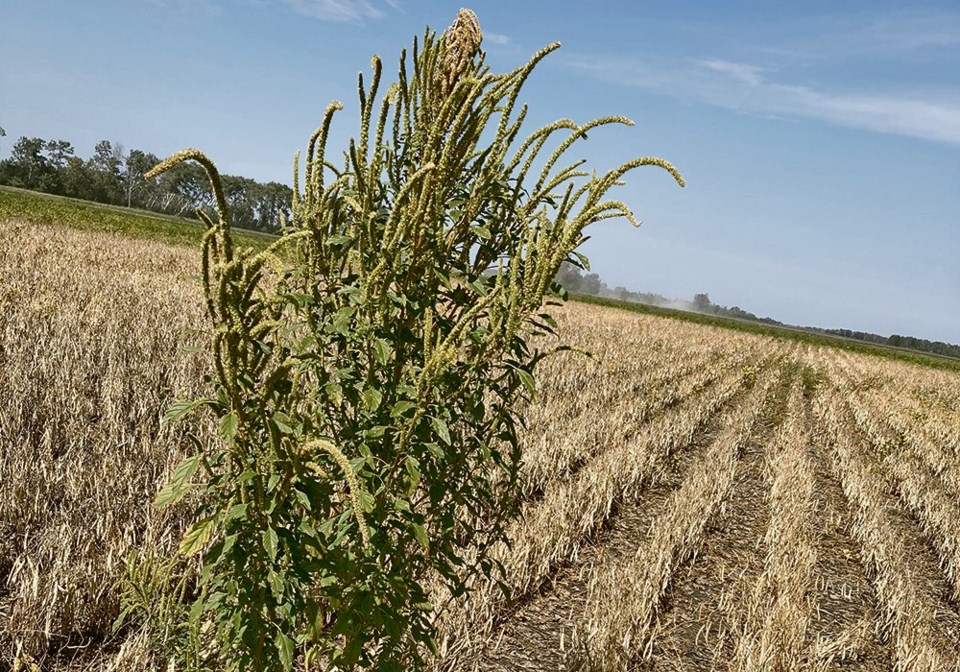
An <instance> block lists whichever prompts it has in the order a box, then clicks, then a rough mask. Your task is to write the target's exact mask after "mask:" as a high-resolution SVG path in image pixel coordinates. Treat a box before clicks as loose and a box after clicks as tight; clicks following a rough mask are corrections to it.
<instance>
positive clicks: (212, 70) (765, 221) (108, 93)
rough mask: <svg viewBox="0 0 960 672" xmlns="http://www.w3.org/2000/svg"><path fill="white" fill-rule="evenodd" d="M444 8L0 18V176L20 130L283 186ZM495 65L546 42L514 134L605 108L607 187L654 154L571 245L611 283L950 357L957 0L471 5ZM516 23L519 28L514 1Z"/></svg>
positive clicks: (276, 3)
mask: <svg viewBox="0 0 960 672" xmlns="http://www.w3.org/2000/svg"><path fill="white" fill-rule="evenodd" d="M459 6H460V3H447V2H422V1H414V0H229V1H228V0H88V1H86V2H77V1H75V0H69V1H68V0H59V1H57V0H30V1H27V0H19V1H13V0H2V2H0V17H2V20H0V126H2V127H3V128H4V129H6V131H7V134H8V135H7V137H6V138H0V157H6V156H7V155H8V154H9V150H10V147H11V146H12V144H13V142H14V141H15V140H16V138H17V137H19V136H21V135H26V136H31V137H32V136H39V137H43V138H45V139H53V138H63V139H66V140H70V141H72V142H73V143H74V145H75V147H76V148H77V152H78V154H80V155H81V156H89V155H90V154H91V153H92V150H93V146H94V144H95V143H96V142H97V141H98V140H100V139H104V138H105V139H109V140H111V141H113V142H119V143H122V145H123V146H124V147H125V148H127V149H132V148H138V149H143V150H145V151H150V152H153V153H155V154H157V155H159V156H164V155H166V154H169V153H172V152H174V151H176V150H178V149H181V148H184V147H190V146H197V147H200V148H201V149H203V150H204V151H206V152H207V153H208V154H209V155H210V156H211V157H212V158H213V159H214V160H215V161H216V162H217V164H218V165H219V167H220V168H221V170H222V171H224V172H226V173H232V174H240V175H246V176H249V177H254V178H256V179H259V180H277V181H282V182H285V183H289V182H290V180H291V178H290V174H291V162H292V157H293V153H294V152H295V151H296V150H298V149H301V148H302V147H303V146H304V145H305V142H306V140H307V138H308V137H309V135H310V133H311V132H312V130H313V128H314V127H315V126H316V124H317V123H318V121H319V119H320V117H321V115H322V113H323V109H324V108H325V106H326V104H327V103H328V102H329V101H330V100H334V99H339V100H342V101H343V102H344V103H345V104H346V106H347V107H346V110H345V111H344V112H343V113H341V114H340V116H339V117H338V118H337V121H335V126H334V135H333V145H332V147H334V148H339V147H342V146H343V145H344V143H345V141H346V139H347V138H348V137H349V136H350V135H351V134H353V133H354V132H355V129H356V126H357V122H356V117H355V111H356V107H355V95H356V94H355V91H356V75H357V72H359V71H360V70H365V69H367V68H368V65H369V60H370V56H371V55H372V54H373V53H378V54H380V55H381V56H382V57H383V59H384V61H385V63H386V65H387V66H388V67H387V70H386V71H387V72H394V71H395V63H396V57H397V55H398V53H399V50H400V48H401V47H404V46H408V45H409V44H410V41H411V39H412V36H413V35H414V34H420V33H422V31H423V29H424V26H425V25H427V24H429V25H430V26H431V27H434V28H437V29H441V30H442V29H443V28H445V27H446V26H447V25H448V24H449V23H450V21H451V20H452V19H453V17H454V16H455V14H456V11H457V9H458V7H459ZM469 6H470V7H471V8H472V9H474V10H475V11H476V12H477V14H478V15H479V17H480V21H481V25H482V27H483V30H484V34H485V40H484V48H485V49H486V50H487V53H488V62H489V63H490V64H491V65H492V66H493V67H494V68H495V69H498V70H506V69H511V68H513V67H515V66H517V65H519V64H521V63H523V62H525V61H526V59H527V58H528V57H529V56H530V55H531V54H532V53H533V52H534V51H536V50H537V49H538V48H539V47H541V46H543V45H545V44H547V43H549V42H552V41H555V40H558V41H560V42H562V43H563V48H562V49H561V50H560V51H558V52H556V53H554V54H553V55H551V57H549V58H548V59H547V60H546V61H545V62H544V63H543V64H542V66H541V67H540V68H538V70H537V71H536V72H535V74H534V76H533V77H532V79H531V80H530V82H529V84H528V86H527V88H526V101H527V102H528V103H529V104H530V105H531V113H530V115H529V117H528V120H529V121H528V123H529V130H530V131H533V130H535V129H536V128H537V127H538V126H540V125H542V124H545V123H547V122H549V121H552V120H554V119H557V118H561V117H571V118H573V119H575V120H578V121H586V120H588V119H590V118H593V117H596V116H602V115H607V114H622V115H625V116H628V117H631V118H632V119H633V120H634V121H636V122H637V124H636V126H635V127H633V128H608V129H604V130H602V131H601V132H597V133H594V134H592V135H591V138H590V140H589V141H588V142H587V143H585V144H583V145H581V149H580V150H579V151H580V155H581V156H583V157H585V158H588V159H589V160H590V161H591V162H592V163H593V164H594V165H596V166H597V167H599V168H609V167H612V166H614V165H616V164H618V163H620V162H622V161H624V160H626V159H628V158H632V157H634V156H644V155H654V156H663V157H664V158H667V159H669V160H670V161H672V162H673V163H674V164H676V165H677V166H678V167H679V168H680V170H681V171H682V172H683V173H684V176H685V177H686V178H687V183H688V186H687V188H686V189H679V188H677V187H676V185H675V184H674V183H673V181H672V180H671V179H670V178H669V176H667V175H666V174H665V173H662V172H660V171H658V170H656V169H653V168H650V169H646V170H642V171H639V172H635V173H633V174H631V175H630V176H629V178H628V184H627V185H626V186H624V187H622V188H621V189H620V191H619V193H618V196H619V197H620V198H622V199H623V200H624V201H626V202H627V203H628V204H629V205H630V206H631V207H633V208H634V209H635V211H636V212H637V214H638V216H639V217H640V218H641V219H643V220H644V226H643V227H642V228H640V229H639V230H636V229H633V228H632V227H631V226H630V225H629V224H627V223H626V222H622V221H616V220H613V221H608V222H604V223H602V224H600V225H598V226H597V227H595V229H593V230H592V232H591V233H592V239H591V240H590V241H589V242H588V243H587V244H586V246H585V249H584V251H585V252H586V253H587V254H588V255H589V256H590V258H591V261H592V264H593V268H594V270H596V271H598V272H599V273H600V275H601V276H602V277H603V278H604V280H605V281H606V282H607V283H608V284H609V285H610V286H616V285H623V286H626V287H628V288H630V289H635V290H642V291H651V292H658V293H660V294H664V295H666V296H669V297H673V298H690V297H692V296H693V294H695V293H698V292H708V293H709V294H710V297H711V299H712V300H713V301H714V302H715V303H720V304H724V305H739V306H740V307H742V308H744V309H746V310H749V311H752V312H754V313H757V314H759V315H769V316H771V317H774V318H776V319H779V320H782V321H785V322H788V323H792V324H801V325H816V326H823V327H844V328H849V329H857V330H864V331H872V332H877V333H880V334H884V335H888V334H891V333H899V334H909V335H914V336H919V337H923V338H929V339H934V340H945V341H949V342H953V343H960V264H958V263H957V256H958V251H960V3H956V2H940V3H936V2H911V3H902V2H901V3H890V2H884V1H882V0H877V1H871V2H844V3H837V2H816V1H811V2H803V3H792V2H790V3H785V2H740V3H733V2H730V3H713V2H705V1H702V2H695V1H692V0H690V1H687V2H684V3H666V2H660V3H651V2H594V3H583V2H577V3H572V2H566V1H561V0H551V1H550V2H540V1H535V0H528V1H527V2H524V3H506V2H489V1H484V2H473V3H472V4H469ZM516 7H522V8H523V9H522V11H518V10H516V9H514V8H516Z"/></svg>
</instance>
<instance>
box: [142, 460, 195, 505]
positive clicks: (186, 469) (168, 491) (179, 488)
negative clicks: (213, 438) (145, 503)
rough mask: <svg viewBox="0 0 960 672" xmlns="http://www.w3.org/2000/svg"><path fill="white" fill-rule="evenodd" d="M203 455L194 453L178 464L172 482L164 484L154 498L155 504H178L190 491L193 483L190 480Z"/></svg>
mask: <svg viewBox="0 0 960 672" xmlns="http://www.w3.org/2000/svg"><path fill="white" fill-rule="evenodd" d="M201 457H202V456H201V455H194V456H192V457H188V458H187V459H185V460H183V462H181V463H180V464H178V465H177V468H176V469H174V470H173V476H172V477H171V478H170V482H169V483H167V484H166V485H165V486H163V488H161V490H160V492H158V493H157V496H156V497H155V498H154V500H153V505H154V506H156V507H163V506H169V505H170V504H176V503H177V502H179V501H180V500H181V499H183V496H184V495H186V494H187V493H188V492H190V488H192V487H193V484H192V483H190V482H189V481H190V478H191V477H192V476H193V474H194V473H195V472H196V471H197V468H198V467H199V466H200V459H201Z"/></svg>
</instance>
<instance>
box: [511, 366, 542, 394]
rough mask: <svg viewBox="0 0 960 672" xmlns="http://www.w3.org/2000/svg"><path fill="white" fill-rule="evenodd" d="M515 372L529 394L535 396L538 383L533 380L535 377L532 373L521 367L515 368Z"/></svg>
mask: <svg viewBox="0 0 960 672" xmlns="http://www.w3.org/2000/svg"><path fill="white" fill-rule="evenodd" d="M513 370H514V371H516V372H517V375H518V376H519V377H520V382H521V383H522V384H523V387H524V388H525V389H526V390H527V392H529V393H530V395H531V396H532V395H535V394H536V393H537V383H536V381H535V380H534V379H533V376H531V375H530V372H529V371H525V370H524V369H521V368H519V367H514V369H513Z"/></svg>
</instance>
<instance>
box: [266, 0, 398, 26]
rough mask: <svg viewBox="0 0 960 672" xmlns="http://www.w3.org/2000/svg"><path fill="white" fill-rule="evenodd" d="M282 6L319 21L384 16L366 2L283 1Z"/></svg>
mask: <svg viewBox="0 0 960 672" xmlns="http://www.w3.org/2000/svg"><path fill="white" fill-rule="evenodd" d="M283 4H285V5H286V6H287V7H289V8H290V9H292V10H293V11H294V12H296V13H297V14H301V15H303V16H307V17H310V18H312V19H320V20H321V21H360V20H363V19H380V18H383V17H384V16H385V14H384V12H383V10H382V9H380V8H379V7H377V6H376V5H375V4H374V3H373V2H369V1H368V0H283ZM387 4H388V5H390V6H391V7H394V8H396V3H395V2H392V1H390V0H387Z"/></svg>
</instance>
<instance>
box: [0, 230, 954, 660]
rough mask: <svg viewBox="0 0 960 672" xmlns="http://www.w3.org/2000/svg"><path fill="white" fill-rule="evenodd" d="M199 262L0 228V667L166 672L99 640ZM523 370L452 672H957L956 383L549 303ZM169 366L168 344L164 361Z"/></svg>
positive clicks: (106, 240)
mask: <svg viewBox="0 0 960 672" xmlns="http://www.w3.org/2000/svg"><path fill="white" fill-rule="evenodd" d="M199 259H200V254H199V251H198V250H196V249H194V248H192V247H188V246H174V245H170V244H165V243H159V242H151V241H148V240H147V241H145V240H134V239H131V238H126V237H123V236H121V235H118V234H106V233H97V232H92V231H75V230H70V229H65V228H59V227H50V226H43V225H35V224H25V223H17V222H13V221H8V222H5V223H3V226H2V228H0V380H2V381H3V382H2V384H0V669H3V668H6V667H12V668H16V667H21V668H23V669H30V668H31V666H33V667H35V668H37V669H42V670H138V669H164V667H165V666H164V661H162V660H159V659H158V658H157V657H156V656H154V655H153V651H152V650H151V644H150V642H151V637H150V636H149V635H150V633H148V632H147V629H146V628H144V627H138V624H137V621H136V619H128V620H127V621H126V623H125V624H123V625H121V626H120V627H119V628H118V629H117V630H116V631H115V632H114V630H113V628H112V626H113V624H114V621H115V620H116V619H117V617H118V615H119V614H120V609H121V600H120V594H121V591H122V590H124V586H125V585H128V583H125V577H126V576H127V575H128V574H129V573H130V572H131V571H133V569H132V568H135V567H138V566H142V561H143V559H144V558H149V557H156V556H159V555H164V554H167V553H169V552H171V550H172V549H173V548H175V546H176V543H177V541H178V538H179V534H180V532H181V530H182V529H183V527H184V525H185V524H186V522H187V519H188V514H189V508H188V507H183V508H181V509H178V510H174V511H168V510H163V511H159V510H156V509H154V508H153V507H152V506H151V501H152V499H153V497H154V495H155V494H156V492H157V490H158V489H159V488H160V486H161V485H162V484H163V483H164V482H165V479H166V478H167V477H168V476H169V474H170V472H171V470H172V469H173V467H174V466H175V465H176V464H177V463H178V462H179V461H180V460H181V459H182V457H183V456H184V454H185V451H186V449H187V444H186V440H187V438H186V433H187V432H192V433H193V434H194V435H195V436H196V438H197V439H198V440H199V441H201V442H202V443H204V442H211V441H215V440H217V439H216V438H215V437H216V432H215V431H214V429H213V427H211V426H208V425H206V424H204V421H203V420H202V418H201V419H198V420H195V421H193V423H192V424H180V425H177V426H174V427H173V428H172V429H161V427H160V423H159V420H160V418H161V416H162V415H163V413H164V412H165V411H166V409H167V407H168V406H169V404H170V403H171V402H172V401H173V400H175V399H177V398H189V397H193V396H199V395H200V394H201V391H202V389H203V382H202V376H203V375H204V373H205V372H206V370H205V366H206V362H207V360H206V358H205V357H204V355H203V353H202V352H201V353H198V352H196V351H195V350H193V349H194V348H198V347H203V346H204V345H205V343H206V338H205V336H204V335H203V333H202V330H203V329H204V327H205V326H206V325H205V317H204V311H203V305H202V298H201V294H200V290H199V283H198V282H197V279H196V277H195V276H196V274H197V273H198V272H199ZM558 319H559V322H560V332H561V337H562V339H563V340H564V341H565V342H567V343H569V344H571V345H573V346H574V347H575V348H577V349H579V350H583V351H588V352H589V353H592V355H591V356H586V355H584V354H582V353H578V352H565V353H561V354H559V355H556V356H554V357H552V358H550V359H548V360H546V362H545V363H544V364H543V365H542V367H541V368H540V370H539V389H540V393H539V398H538V401H537V403H536V404H534V405H532V406H531V407H530V408H529V409H528V411H527V419H528V429H527V431H526V434H525V437H524V445H525V467H524V472H523V475H522V478H521V487H522V493H521V494H522V499H523V504H522V510H521V515H520V517H519V518H518V519H516V520H515V521H514V522H513V523H512V524H511V534H510V537H511V540H512V543H511V544H510V546H509V547H506V546H505V547H503V548H500V549H498V550H497V555H498V559H499V560H500V562H502V563H503V566H504V568H505V575H504V577H503V579H504V581H505V583H506V584H507V585H508V586H509V587H510V589H511V594H512V598H513V599H512V600H510V601H508V600H507V599H505V598H504V597H503V595H502V593H501V592H500V590H499V589H498V588H497V587H496V586H493V585H484V584H478V585H476V586H475V590H474V592H473V593H472V595H471V597H470V599H469V600H466V601H462V602H454V601H448V600H444V599H442V596H440V595H438V596H437V604H438V605H441V604H442V608H441V609H439V612H438V619H439V623H440V626H441V632H442V634H443V637H442V640H441V645H442V651H443V658H442V660H440V661H438V663H437V666H438V668H440V669H446V670H472V669H477V670H564V669H595V670H634V669H637V670H744V671H748V670H749V671H754V670H756V671H760V670H784V671H786V670H832V669H838V670H863V671H873V670H918V671H919V670H924V671H931V672H940V671H949V670H960V662H958V661H960V460H958V452H960V374H958V373H955V372H951V371H943V370H937V369H933V368H925V367H921V366H918V365H915V364H909V363H903V362H897V361H893V360H888V359H881V358H877V357H870V356H867V355H863V354H857V353H851V352H845V351H843V350H839V349H834V348H830V347H826V346H817V345H809V344H804V343H799V342H796V341H791V340H786V339H779V338H773V337H768V336H758V335H753V334H747V333H741V332H736V331H731V330H727V329H723V328H719V327H713V326H704V325H698V324H692V323H689V322H684V321H679V320H674V319H668V318H664V317H657V316H652V315H644V314H637V313H631V312H627V311H622V310H617V309H612V308H603V307H596V306H588V305H584V304H577V303H570V304H568V305H567V306H565V307H564V308H563V309H561V310H559V311H558ZM185 348H186V350H185Z"/></svg>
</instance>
